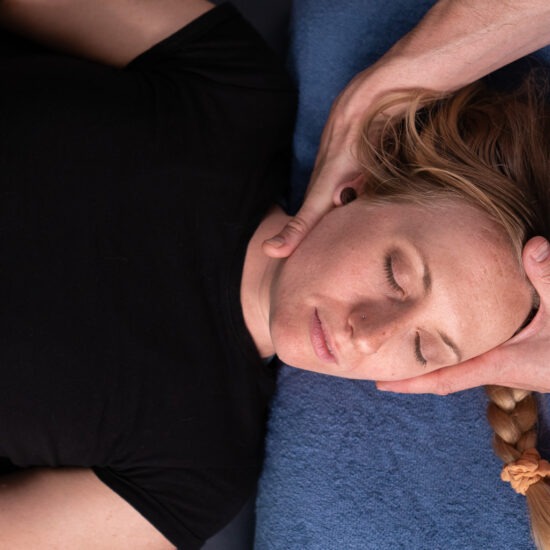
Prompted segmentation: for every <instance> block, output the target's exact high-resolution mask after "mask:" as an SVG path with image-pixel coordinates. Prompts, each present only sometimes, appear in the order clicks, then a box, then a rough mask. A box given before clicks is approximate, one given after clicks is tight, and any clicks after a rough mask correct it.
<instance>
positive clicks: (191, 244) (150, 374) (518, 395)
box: [0, 0, 550, 549]
mask: <svg viewBox="0 0 550 550" xmlns="http://www.w3.org/2000/svg"><path fill="white" fill-rule="evenodd" d="M58 4H59V3H57V4H56V5H58ZM4 6H8V7H9V9H8V11H7V12H6V11H2V10H0V14H2V15H4V16H5V19H4V23H5V24H6V25H7V26H11V27H12V28H15V29H17V30H18V31H19V32H23V33H24V32H28V33H31V34H32V35H34V36H38V37H39V39H40V40H43V41H44V40H45V41H46V42H48V43H49V44H51V45H53V46H54V47H57V48H62V49H69V50H70V51H71V53H72V54H76V55H78V56H81V57H85V58H88V59H90V58H91V59H94V60H97V61H100V63H97V62H90V61H86V60H83V59H78V58H76V57H70V56H66V55H64V54H60V53H55V52H52V51H50V50H45V49H41V48H37V47H36V46H31V45H29V44H28V43H19V42H17V41H13V40H12V39H10V40H9V45H7V46H6V48H5V50H4V51H3V54H2V57H1V64H2V70H3V73H4V75H5V77H4V80H3V85H2V89H1V91H0V95H1V97H0V109H1V111H2V113H1V116H2V120H3V125H2V131H1V133H0V151H1V153H0V169H1V173H2V175H3V176H2V180H1V182H0V185H1V187H2V195H1V196H2V221H1V224H2V226H1V227H2V230H1V233H0V234H1V244H2V269H1V271H0V277H1V281H2V285H1V287H0V288H2V332H1V333H2V334H3V336H4V337H3V342H2V346H0V350H1V351H0V353H1V365H2V369H3V370H2V382H1V384H0V433H1V437H0V456H2V457H4V458H5V462H6V473H5V475H4V477H3V479H2V490H1V491H0V512H1V513H0V543H1V544H0V546H2V547H11V548H17V547H40V548H60V547H71V548H94V549H95V548H109V549H114V548H125V549H126V548H171V547H173V546H177V547H180V548H186V549H188V548H199V547H200V546H201V544H202V543H203V541H204V540H205V539H206V538H207V537H209V536H210V535H211V534H213V533H214V532H215V531H217V530H218V529H220V528H221V527H222V526H223V525H224V524H225V523H227V522H228V521H229V519H230V518H231V517H232V516H233V515H234V514H236V512H237V511H238V510H239V508H240V507H241V506H242V505H243V503H244V501H245V500H246V499H247V497H248V496H249V495H250V494H251V492H252V491H253V488H254V483H255V479H256V476H257V475H258V472H259V467H260V463H261V451H262V434H263V429H264V420H265V412H266V406H267V402H268V398H269V395H270V392H271V391H272V389H273V369H272V368H270V367H268V366H266V361H267V358H269V357H271V356H272V355H274V354H276V355H278V356H279V357H280V359H282V360H283V361H285V362H287V363H289V364H291V365H294V366H296V367H301V368H304V369H309V370H314V371H317V372H322V373H327V374H332V375H337V376H345V377H350V378H362V379H373V380H395V379H400V378H407V377H411V376H414V375H417V374H420V373H424V372H428V371H430V370H434V369H437V368H440V367H442V366H445V365H451V364H455V363H457V362H459V361H462V360H465V359H468V358H470V357H473V356H476V355H478V354H481V353H483V352H485V351H487V350H489V349H491V348H493V347H494V346H497V345H498V344H500V343H502V342H504V341H506V340H507V339H509V338H511V337H513V335H514V334H515V333H516V332H517V331H518V330H519V329H520V328H521V327H522V326H524V325H525V323H526V322H527V320H528V319H529V317H530V315H532V313H533V311H534V310H535V309H536V307H537V296H536V295H535V293H534V291H533V289H532V287H531V286H530V284H529V281H528V280H527V278H526V276H525V274H524V272H523V270H522V263H521V251H522V247H523V245H524V244H525V242H526V241H527V240H528V239H530V238H532V237H534V236H536V235H545V236H547V237H548V236H549V234H548V231H547V227H546V220H547V206H548V201H547V191H546V183H547V181H546V180H547V174H548V173H550V166H549V158H550V151H548V143H549V141H550V140H549V139H548V137H549V135H550V128H549V125H548V113H547V111H548V108H547V105H546V104H545V102H544V101H543V100H542V99H541V94H540V93H539V92H538V87H537V85H536V82H535V80H533V79H531V80H530V81H529V82H527V83H526V84H525V85H524V86H523V87H522V88H520V89H519V91H516V92H510V93H499V92H496V91H493V90H491V89H489V88H488V87H487V86H485V85H484V84H476V85H473V86H470V87H468V88H467V89H464V90H462V91H459V92H457V93H456V94H454V95H452V96H449V97H445V98H439V99H434V98H432V97H430V95H429V94H427V93H418V92H411V94H412V96H413V101H412V105H413V107H411V108H410V109H409V110H408V112H407V113H406V114H405V115H404V116H395V117H393V118H392V117H389V118H388V117H387V116H385V115H384V114H383V113H385V112H386V111H387V110H388V109H389V110H390V111H391V110H392V109H390V107H394V106H395V105H396V104H397V103H399V101H401V100H403V99H405V98H404V97H395V98H389V99H388V102H389V103H387V104H385V105H382V106H381V107H380V113H382V114H376V113H373V115H372V117H371V119H370V121H367V122H366V125H365V131H364V136H363V139H362V143H361V155H362V162H363V165H364V167H365V172H364V179H365V191H364V193H363V194H361V195H360V196H359V197H357V198H356V199H355V200H352V199H354V196H353V193H347V194H346V196H347V200H346V201H345V202H346V204H344V205H343V206H341V207H337V208H334V209H333V210H332V211H331V212H330V213H329V214H328V215H326V216H325V217H324V218H323V219H322V221H321V222H320V223H319V225H318V226H317V227H316V228H315V229H314V230H313V231H312V232H311V234H310V235H309V236H308V237H307V238H306V239H305V240H304V242H303V243H302V244H301V245H300V247H299V248H298V250H297V251H296V252H295V253H294V254H293V255H292V256H291V257H290V258H289V259H288V260H276V259H272V258H268V257H267V256H264V255H263V253H262V250H261V243H262V241H263V240H264V239H265V238H268V237H270V236H271V235H273V234H274V233H275V232H276V231H277V230H278V228H279V227H280V226H281V225H282V224H283V222H284V221H285V219H286V217H287V216H286V214H285V212H284V211H283V210H281V208H279V207H278V206H275V204H276V201H277V199H278V197H279V196H280V193H281V189H282V187H283V184H284V183H285V182H284V180H285V170H284V166H285V162H284V158H285V152H286V151H287V147H288V143H289V139H290V133H291V123H292V118H293V105H294V100H293V97H294V96H293V92H292V90H291V86H290V85H289V83H288V80H287V78H286V76H285V75H284V72H283V71H282V70H281V69H280V67H279V66H278V64H277V63H276V61H275V60H274V59H273V58H272V56H271V54H270V53H269V51H268V50H267V49H266V48H265V47H264V46H263V44H262V43H261V41H260V40H259V39H258V37H257V36H256V35H255V33H254V32H253V31H252V30H251V29H250V28H249V27H248V26H247V25H246V24H245V23H244V22H243V21H242V20H241V18H240V17H239V16H238V14H237V13H236V12H235V11H234V10H233V8H231V7H229V6H227V5H226V6H221V7H219V8H215V9H211V7H212V6H210V5H209V4H208V3H207V2H202V1H196V2H189V3H187V4H185V3H181V4H180V3H174V2H170V1H167V2H163V1H160V0H155V2H154V3H151V4H148V3H147V2H142V3H140V4H139V5H137V6H136V5H132V3H127V2H120V3H117V2H112V1H109V2H96V3H93V4H89V3H88V4H86V8H84V7H83V6H84V4H80V3H79V2H73V3H70V5H68V6H67V9H66V10H65V11H63V17H62V18H61V17H60V14H61V11H59V10H58V8H55V9H52V10H49V11H48V10H46V11H42V12H40V13H39V14H38V15H37V14H36V13H35V12H33V10H34V9H36V4H34V6H33V5H32V4H31V5H30V6H29V5H27V3H25V2H21V3H18V2H16V1H13V2H7V3H6V4H4ZM13 6H15V8H13ZM18 6H19V7H18ZM21 6H22V7H21ZM182 6H184V8H182ZM189 7H191V9H190V11H189ZM19 8H20V9H19ZM69 8H70V9H69ZM84 9H86V10H91V12H90V11H87V12H86V14H87V16H86V17H81V15H82V14H83V13H84V11H79V10H84ZM10 10H11V11H10ZM56 10H57V11H56ZM136 10H137V11H136ZM139 10H145V11H143V12H140V11H139ZM147 10H149V11H147ZM29 14H32V15H37V16H36V17H29ZM167 14H168V15H169V17H167ZM153 22H155V25H153ZM186 23H188V25H187V26H184V27H183V28H182V29H181V30H178V28H179V26H181V25H185V24H186ZM140 25H145V28H146V29H147V32H143V33H141V34H140V32H138V31H137V30H136V29H138V30H139V29H140ZM153 27H154V29H155V31H154V32H149V31H150V30H151V29H152V28H153ZM174 27H176V28H174ZM110 33H111V34H110ZM115 38H116V40H115ZM6 44H8V42H7V41H6ZM116 67H125V68H116ZM408 99H410V96H408ZM282 159H283V160H282ZM489 393H490V398H491V399H492V401H493V402H494V405H493V406H492V408H491V412H490V420H491V422H492V423H493V426H494V428H495V430H496V431H497V433H498V435H497V436H496V448H497V453H498V454H499V455H500V456H501V457H502V459H503V460H504V462H505V463H507V464H508V465H507V466H506V467H505V470H504V473H503V476H504V477H505V478H506V479H510V480H511V481H512V483H513V485H514V487H515V488H516V489H517V490H518V491H521V492H525V493H526V494H527V498H528V502H529V505H530V506H531V507H532V508H533V509H534V510H535V512H534V515H533V518H534V524H535V536H536V537H537V540H539V541H542V542H540V544H541V546H544V544H547V545H548V544H549V542H548V541H549V540H550V538H549V536H548V534H546V533H547V530H548V525H547V524H548V522H547V521H546V517H547V515H546V514H545V510H544V507H543V505H540V506H539V505H538V504H537V503H538V502H539V501H540V500H541V499H542V495H541V493H543V492H544V491H546V490H547V488H548V486H547V485H546V483H544V482H540V481H539V480H541V479H543V478H544V476H545V475H546V473H547V471H548V465H547V463H546V462H544V461H542V460H539V456H538V454H537V453H536V451H535V450H533V449H534V447H535V444H536V432H535V424H536V418H537V413H536V404H535V400H534V399H533V397H532V396H530V395H527V394H526V393H525V392H516V391H514V390H506V389H502V388H492V389H491V390H490V392H489ZM522 465H526V466H525V468H523V470H525V469H527V470H529V468H531V470H533V472H531V473H529V472H528V473H527V474H525V475H523V474H522V473H521V470H522V467H523V466H522ZM8 470H11V471H10V473H7V472H8ZM518 471H519V473H518ZM531 474H532V475H531ZM538 481H539V482H538Z"/></svg>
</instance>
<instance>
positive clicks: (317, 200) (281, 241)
mask: <svg viewBox="0 0 550 550" xmlns="http://www.w3.org/2000/svg"><path fill="white" fill-rule="evenodd" d="M332 207H333V205H332V201H331V197H330V196H329V197H328V200H327V198H325V197H323V196H322V195H321V196H317V195H314V194H311V195H310V197H309V198H308V199H307V200H306V202H304V204H303V205H302V208H300V210H299V211H298V213H297V214H296V216H294V217H293V218H292V219H291V220H290V221H289V222H288V223H287V224H286V225H285V226H284V227H283V229H282V230H281V231H280V232H279V233H277V235H274V236H273V237H271V238H270V239H267V240H266V241H264V242H263V245H262V247H263V251H264V253H265V254H267V255H268V256H270V257H271V258H286V257H288V256H290V255H291V254H292V252H294V250H296V247H297V246H298V245H299V244H300V243H301V242H302V240H303V238H304V237H305V236H306V235H307V234H308V233H309V231H311V229H312V228H313V227H314V226H315V225H316V224H317V222H318V221H319V220H320V219H321V218H322V217H323V216H324V215H325V214H326V213H327V212H328V211H329V210H330V209H331V208H332Z"/></svg>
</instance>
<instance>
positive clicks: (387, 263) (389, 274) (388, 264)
mask: <svg viewBox="0 0 550 550" xmlns="http://www.w3.org/2000/svg"><path fill="white" fill-rule="evenodd" d="M384 271H385V272H386V279H387V280H388V283H389V284H390V286H391V287H392V289H393V290H395V291H397V292H399V294H405V292H404V290H403V289H402V288H401V287H400V286H399V284H398V283H397V281H396V280H395V276H394V274H393V268H392V259H391V256H386V259H385V260H384Z"/></svg>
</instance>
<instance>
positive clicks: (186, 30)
mask: <svg viewBox="0 0 550 550" xmlns="http://www.w3.org/2000/svg"><path fill="white" fill-rule="evenodd" d="M126 69H127V70H129V71H138V72H143V73H150V74H152V75H156V76H157V77H167V76H168V77H172V78H174V77H178V76H185V77H186V78H187V79H188V78H190V77H197V78H202V79H207V80H210V81H213V82H217V83H219V84H228V85H235V86H239V87H241V88H246V87H249V88H254V89H273V90H277V89H285V90H288V91H290V90H293V85H292V84H291V82H290V80H289V79H288V77H286V74H285V72H284V71H283V70H282V66H281V61H280V59H278V58H277V56H276V55H275V54H274V53H273V52H272V50H271V49H270V48H269V47H268V46H267V44H266V43H265V42H264V40H263V39H262V38H261V36H260V35H259V34H258V32H257V31H256V30H255V29H254V28H253V27H252V26H251V25H249V24H248V23H247V22H246V21H245V20H244V19H243V17H242V16H241V15H240V14H239V12H238V11H237V10H236V9H235V8H234V7H233V6H232V5H231V4H222V5H220V6H218V7H216V8H214V9H213V10H211V11H209V12H207V13H205V14H204V15H202V16H200V17H199V18H197V19H195V20H194V21H192V22H191V23H190V24H188V25H187V26H185V27H183V28H182V29H180V30H179V31H177V32H176V33H174V34H173V35H171V36H169V37H168V38H166V39H164V40H162V41H161V42H159V43H158V44H157V45H155V46H153V47H152V48H151V49H149V50H148V51H146V52H144V53H143V54H141V55H139V56H138V57H137V58H136V59H134V60H133V61H132V62H131V63H129V64H128V65H127V67H126Z"/></svg>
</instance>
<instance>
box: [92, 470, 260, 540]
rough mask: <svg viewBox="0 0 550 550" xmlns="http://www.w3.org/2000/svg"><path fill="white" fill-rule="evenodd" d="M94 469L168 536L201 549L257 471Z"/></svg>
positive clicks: (236, 504) (235, 509) (243, 495)
mask: <svg viewBox="0 0 550 550" xmlns="http://www.w3.org/2000/svg"><path fill="white" fill-rule="evenodd" d="M93 470H94V472H95V474H96V475H97V476H98V477H99V479H100V480H101V481H103V482H104V483H105V484H106V485H108V486H109V487H110V488H111V489H113V490H114V491H115V492H116V493H117V494H119V495H120V496H121V497H122V498H124V499H125V500H127V501H128V502H130V503H131V504H132V506H133V507H134V508H135V509H136V510H137V511H138V512H140V513H141V514H142V515H143V516H144V517H145V518H147V520H148V521H150V522H151V523H152V524H153V525H154V526H155V527H156V529H158V530H159V531H160V532H161V533H162V534H163V535H164V536H165V537H166V538H167V539H168V540H170V541H171V542H172V543H174V544H175V545H176V546H177V547H178V548H180V549H185V550H194V549H195V548H196V549H199V548H201V546H202V545H203V544H204V541H205V540H206V539H207V538H209V537H210V536H212V535H213V534H214V533H215V532H217V531H219V530H220V529H222V528H223V527H224V526H225V525H226V524H227V523H228V522H229V521H230V519H231V518H232V517H233V516H235V515H236V514H237V513H238V512H239V510H240V509H241V507H242V506H243V504H244V502H245V501H246V499H247V498H248V497H249V496H250V494H251V492H252V491H253V486H254V479H256V478H257V476H258V475H259V471H257V469H255V468H253V467H252V468H246V467H241V468H238V467H234V468H229V467H227V468H213V467H205V468H202V469H197V468H196V467H193V468H178V469H170V468H154V467H146V468H132V469H131V470H129V471H120V470H117V469H114V468H97V467H96V468H94V469H93ZM243 480H245V483H243Z"/></svg>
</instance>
